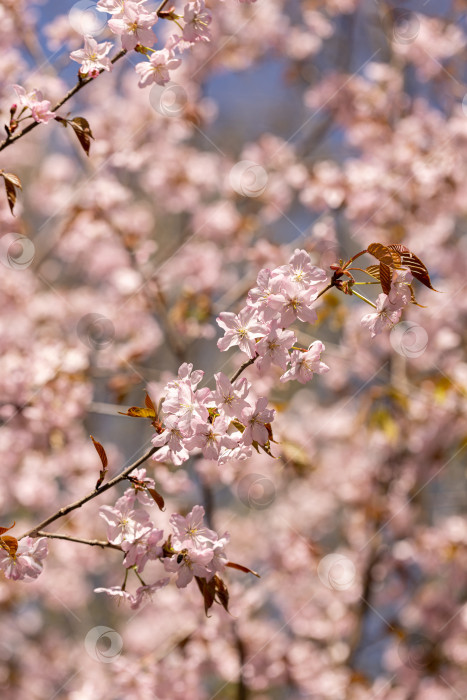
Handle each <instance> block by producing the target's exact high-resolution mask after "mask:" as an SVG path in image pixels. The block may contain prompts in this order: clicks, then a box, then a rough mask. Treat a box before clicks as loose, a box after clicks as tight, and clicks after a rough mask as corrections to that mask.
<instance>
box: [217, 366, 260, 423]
mask: <svg viewBox="0 0 467 700" xmlns="http://www.w3.org/2000/svg"><path fill="white" fill-rule="evenodd" d="M214 378H215V380H216V386H217V389H216V391H215V392H214V394H213V400H214V401H215V402H216V406H217V408H218V410H219V411H221V412H222V413H223V414H224V415H225V416H228V417H229V418H241V414H242V411H243V410H244V409H245V408H248V406H249V404H248V402H247V401H245V399H246V397H247V396H248V392H249V390H250V386H251V384H250V383H249V382H248V380H247V379H246V378H245V377H244V378H243V379H241V380H240V381H237V382H235V383H234V384H232V383H231V382H230V380H229V378H228V377H227V376H226V375H225V374H224V373H223V372H218V373H217V374H215V375H214Z"/></svg>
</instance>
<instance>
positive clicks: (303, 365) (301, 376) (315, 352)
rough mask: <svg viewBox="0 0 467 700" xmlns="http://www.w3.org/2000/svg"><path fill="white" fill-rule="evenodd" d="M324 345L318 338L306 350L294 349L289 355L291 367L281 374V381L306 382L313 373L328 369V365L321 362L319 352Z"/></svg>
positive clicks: (321, 372) (320, 372) (322, 349)
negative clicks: (294, 380)
mask: <svg viewBox="0 0 467 700" xmlns="http://www.w3.org/2000/svg"><path fill="white" fill-rule="evenodd" d="M324 349H325V348H324V345H323V343H322V342H321V341H320V340H315V341H314V343H311V345H310V346H309V347H308V350H307V351H306V352H302V351H301V350H294V351H293V352H292V354H291V356H290V362H291V367H290V369H289V370H288V371H287V372H286V373H285V374H283V375H282V377H281V379H280V380H281V382H288V381H290V380H291V379H296V380H297V381H299V382H300V384H306V383H307V382H309V381H310V380H311V379H312V378H313V374H323V373H324V372H328V371H329V367H328V366H327V365H326V364H324V362H321V357H320V356H321V353H322V352H324Z"/></svg>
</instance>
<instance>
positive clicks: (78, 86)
mask: <svg viewBox="0 0 467 700" xmlns="http://www.w3.org/2000/svg"><path fill="white" fill-rule="evenodd" d="M126 53H127V52H126V50H125V49H122V50H121V51H119V53H118V54H117V55H116V56H115V57H114V58H112V60H111V63H116V62H117V61H118V60H119V59H120V58H122V56H124V55H125V54H126ZM103 72H104V70H103V69H102V70H100V71H99V75H100V74H101V73H103ZM93 80H95V78H79V80H78V82H77V83H76V85H75V86H74V87H72V88H71V90H69V91H68V92H67V94H66V95H65V97H62V99H61V100H60V101H59V102H57V104H56V105H55V106H54V107H52V110H51V111H52V112H56V111H57V109H60V107H62V106H63V105H64V104H65V102H68V100H69V99H70V98H71V97H73V95H76V93H77V92H79V91H80V90H81V89H82V88H83V87H84V86H85V85H88V84H89V83H92V82H93ZM40 123H41V122H36V121H33V122H32V123H31V124H28V126H25V127H24V129H22V130H21V131H19V132H18V133H17V134H15V135H14V136H7V138H6V139H5V141H2V143H0V151H3V149H4V148H6V147H7V146H10V145H11V144H12V143H14V142H15V141H18V139H20V138H22V137H23V136H25V135H26V134H28V133H29V132H30V131H32V130H33V129H35V128H36V126H39V124H40Z"/></svg>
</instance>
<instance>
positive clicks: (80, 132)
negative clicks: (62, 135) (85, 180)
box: [69, 117, 94, 156]
mask: <svg viewBox="0 0 467 700" xmlns="http://www.w3.org/2000/svg"><path fill="white" fill-rule="evenodd" d="M69 124H70V126H71V127H72V129H73V131H74V132H75V134H76V136H77V138H78V141H79V142H80V144H81V146H82V148H83V151H84V152H85V153H86V155H87V156H88V155H89V149H90V148H91V139H93V138H94V136H93V135H92V132H91V127H90V126H89V122H88V120H87V119H85V118H84V117H75V118H74V119H70V121H69Z"/></svg>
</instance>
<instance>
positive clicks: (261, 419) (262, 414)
mask: <svg viewBox="0 0 467 700" xmlns="http://www.w3.org/2000/svg"><path fill="white" fill-rule="evenodd" d="M267 405H268V400H267V398H265V397H264V396H262V397H261V398H259V399H258V400H257V402H256V405H255V406H254V408H251V407H250V408H248V409H245V411H243V414H242V420H243V422H244V423H245V426H246V428H245V430H244V432H243V434H242V437H243V442H244V443H245V445H251V444H252V443H253V441H255V442H257V443H258V444H259V445H265V444H266V443H267V441H268V440H269V433H268V429H267V428H266V423H272V421H273V420H274V415H275V413H276V412H275V411H274V409H271V408H266V406H267Z"/></svg>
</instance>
